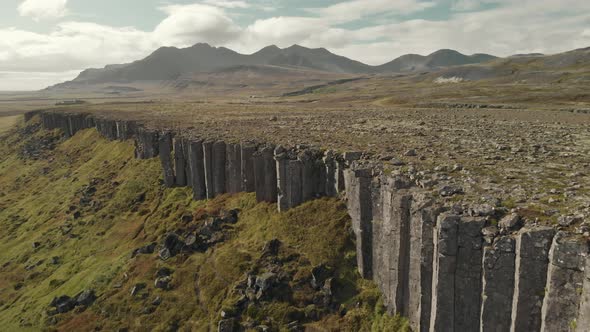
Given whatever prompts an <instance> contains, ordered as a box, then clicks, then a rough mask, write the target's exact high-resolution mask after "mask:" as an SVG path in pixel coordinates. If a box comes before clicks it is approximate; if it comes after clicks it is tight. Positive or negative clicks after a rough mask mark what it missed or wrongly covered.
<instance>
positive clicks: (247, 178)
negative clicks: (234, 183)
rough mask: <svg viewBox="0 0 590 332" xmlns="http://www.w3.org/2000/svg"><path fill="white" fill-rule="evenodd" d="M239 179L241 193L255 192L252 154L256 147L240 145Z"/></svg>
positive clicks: (245, 144) (246, 144)
mask: <svg viewBox="0 0 590 332" xmlns="http://www.w3.org/2000/svg"><path fill="white" fill-rule="evenodd" d="M240 150H241V151H240V159H241V160H240V179H241V180H242V183H241V191H243V192H248V193H251V192H255V191H256V176H255V169H254V153H255V152H256V146H255V145H254V144H251V143H241V144H240Z"/></svg>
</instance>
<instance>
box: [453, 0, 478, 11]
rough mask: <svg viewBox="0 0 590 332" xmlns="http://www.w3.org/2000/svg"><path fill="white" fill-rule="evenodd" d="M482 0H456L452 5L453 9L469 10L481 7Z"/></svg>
mask: <svg viewBox="0 0 590 332" xmlns="http://www.w3.org/2000/svg"><path fill="white" fill-rule="evenodd" d="M479 6H480V1H478V0H455V1H453V4H452V5H451V9H452V10H456V11H468V10H474V9H477V8H479Z"/></svg>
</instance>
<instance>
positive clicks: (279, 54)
mask: <svg viewBox="0 0 590 332" xmlns="http://www.w3.org/2000/svg"><path fill="white" fill-rule="evenodd" d="M494 58H495V57H493V56H491V55H484V54H476V55H472V56H467V55H463V54H461V53H459V52H456V51H452V50H441V51H438V52H435V53H433V54H430V55H428V56H425V57H423V56H418V55H406V56H402V57H400V58H398V59H396V60H393V61H392V62H390V63H387V64H384V65H381V66H370V65H367V64H364V63H361V62H359V61H355V60H351V59H349V58H346V57H343V56H339V55H336V54H334V53H331V52H330V51H328V50H326V49H325V48H316V49H310V48H306V47H303V46H299V45H293V46H291V47H288V48H284V49H281V48H279V47H277V46H268V47H265V48H263V49H261V50H260V51H258V52H256V53H253V54H250V55H245V54H240V53H237V52H234V51H232V50H230V49H227V48H224V47H212V46H210V45H208V44H196V45H194V46H191V47H188V48H183V49H178V48H175V47H162V48H160V49H158V50H156V51H155V52H153V53H152V54H151V55H149V56H148V57H146V58H144V59H141V60H138V61H135V62H133V63H130V64H124V65H109V66H106V67H105V68H103V69H87V70H85V71H83V72H82V73H80V75H79V76H78V77H77V78H75V79H74V80H73V81H71V82H65V83H62V84H58V85H56V86H55V88H59V87H68V86H72V85H76V84H100V83H109V82H119V83H129V82H136V81H170V80H175V79H178V78H179V77H181V76H182V75H187V74H191V73H205V72H215V71H218V70H222V69H224V68H228V67H236V66H252V65H258V66H263V65H271V66H276V67H286V68H298V69H305V70H315V71H321V72H330V73H339V74H383V73H392V72H403V71H419V70H430V69H436V68H442V67H448V66H456V65H464V64H471V63H479V62H484V61H489V60H491V59H494Z"/></svg>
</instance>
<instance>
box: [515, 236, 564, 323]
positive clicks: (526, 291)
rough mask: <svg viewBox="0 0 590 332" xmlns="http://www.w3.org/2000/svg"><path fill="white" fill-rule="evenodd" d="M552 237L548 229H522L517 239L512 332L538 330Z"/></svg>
mask: <svg viewBox="0 0 590 332" xmlns="http://www.w3.org/2000/svg"><path fill="white" fill-rule="evenodd" d="M554 234H555V230H554V229H553V228H551V227H534V228H523V229H521V230H520V232H519V234H518V237H517V238H516V259H515V273H514V296H513V301H512V315H511V318H512V322H511V326H510V331H512V332H518V331H539V330H540V329H541V307H542V304H543V297H544V294H545V286H546V283H547V266H548V264H549V260H548V255H549V248H550V247H551V241H552V239H553V235H554Z"/></svg>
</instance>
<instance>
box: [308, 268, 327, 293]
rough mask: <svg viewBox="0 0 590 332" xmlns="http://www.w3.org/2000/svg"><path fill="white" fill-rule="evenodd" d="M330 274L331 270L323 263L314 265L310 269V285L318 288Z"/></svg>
mask: <svg viewBox="0 0 590 332" xmlns="http://www.w3.org/2000/svg"><path fill="white" fill-rule="evenodd" d="M331 274H332V271H331V270H330V269H329V268H328V267H327V266H326V265H325V264H321V265H318V266H316V267H314V268H313V269H312V270H311V286H312V287H313V288H315V289H320V287H322V285H323V284H324V282H325V281H326V280H327V279H328V278H329V277H330V276H331Z"/></svg>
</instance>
